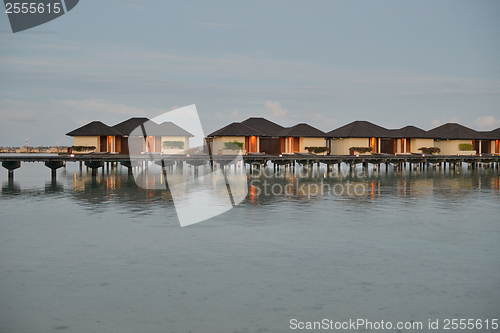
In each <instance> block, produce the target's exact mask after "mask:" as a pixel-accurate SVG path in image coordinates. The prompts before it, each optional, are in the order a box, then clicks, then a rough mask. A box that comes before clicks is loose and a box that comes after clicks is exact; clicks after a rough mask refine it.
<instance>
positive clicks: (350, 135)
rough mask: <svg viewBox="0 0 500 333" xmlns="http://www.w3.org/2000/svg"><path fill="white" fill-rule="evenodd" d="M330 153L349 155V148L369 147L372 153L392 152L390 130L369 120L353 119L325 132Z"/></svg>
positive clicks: (351, 152)
mask: <svg viewBox="0 0 500 333" xmlns="http://www.w3.org/2000/svg"><path fill="white" fill-rule="evenodd" d="M326 137H327V138H329V140H328V141H329V144H330V154H331V155H350V154H353V151H352V150H351V149H350V148H353V147H356V148H371V149H372V150H371V152H372V153H387V154H394V138H393V137H392V134H391V133H390V131H389V130H388V129H386V128H384V127H382V126H378V125H375V124H373V123H371V122H369V121H359V120H358V121H353V122H352V123H349V124H347V125H344V126H342V127H339V128H337V129H335V130H333V131H330V132H328V133H326Z"/></svg>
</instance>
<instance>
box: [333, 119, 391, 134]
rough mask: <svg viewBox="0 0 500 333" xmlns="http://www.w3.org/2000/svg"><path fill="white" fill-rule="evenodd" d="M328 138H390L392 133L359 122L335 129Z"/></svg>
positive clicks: (366, 122) (376, 126)
mask: <svg viewBox="0 0 500 333" xmlns="http://www.w3.org/2000/svg"><path fill="white" fill-rule="evenodd" d="M326 136H327V137H330V138H372V137H375V138H389V137H391V133H390V131H389V130H388V129H386V128H384V127H382V126H378V125H375V124H373V123H370V122H369V121H362V120H358V121H353V122H352V123H349V124H347V125H344V126H342V127H339V128H337V129H334V130H333V131H330V132H328V133H326Z"/></svg>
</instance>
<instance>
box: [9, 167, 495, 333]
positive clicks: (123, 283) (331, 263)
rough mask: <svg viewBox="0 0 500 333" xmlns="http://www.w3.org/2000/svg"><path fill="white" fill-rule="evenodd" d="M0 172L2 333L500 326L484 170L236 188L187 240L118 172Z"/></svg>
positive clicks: (489, 189)
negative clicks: (293, 323) (226, 206)
mask: <svg viewBox="0 0 500 333" xmlns="http://www.w3.org/2000/svg"><path fill="white" fill-rule="evenodd" d="M269 170H270V169H269ZM0 171H1V172H0V183H1V192H0V281H1V284H0V331H1V332H54V331H56V332H57V331H63V332H120V333H123V332H193V333H194V332H288V331H293V330H291V329H290V320H291V319H297V321H304V322H306V321H321V320H323V319H325V318H326V319H330V320H333V321H339V322H341V321H348V320H349V319H352V320H356V319H358V318H363V319H366V320H369V321H373V322H376V321H377V322H380V321H381V320H384V321H385V322H387V321H392V322H394V323H396V322H398V321H401V322H409V321H415V322H423V323H424V328H426V325H427V323H428V320H429V319H430V320H432V321H435V320H436V319H439V320H440V328H442V325H443V320H444V319H446V318H449V319H454V318H458V319H460V318H465V319H483V320H485V319H488V318H490V319H491V318H499V316H500V218H499V216H500V178H499V172H498V170H492V169H485V170H481V171H468V170H466V169H463V170H459V171H450V170H445V171H439V170H429V171H424V172H422V171H414V172H411V173H410V172H408V171H406V172H405V173H401V172H392V171H391V170H389V172H388V173H386V172H385V171H384V170H382V171H381V172H380V173H373V172H370V173H369V175H367V177H364V178H359V179H350V178H349V177H347V178H344V179H343V180H339V179H329V178H324V175H323V174H321V173H319V174H315V175H314V176H313V177H311V178H308V179H301V180H300V182H301V184H306V185H308V184H310V185H311V184H315V185H318V186H322V187H323V188H330V189H335V187H334V186H335V185H336V184H346V182H347V180H350V181H351V184H353V186H355V185H359V186H358V187H357V190H358V192H357V193H358V194H359V195H348V194H346V193H344V194H342V195H337V194H338V193H339V191H335V190H330V191H328V190H326V191H325V192H324V193H322V194H321V193H320V194H318V195H311V193H310V192H309V193H305V192H300V191H297V188H293V187H290V188H289V189H290V191H288V192H279V191H277V190H276V189H277V187H276V188H275V191H274V193H275V194H272V191H270V190H269V191H268V193H269V195H264V194H263V192H264V190H265V188H264V185H263V184H264V183H263V182H264V181H267V182H268V184H269V186H272V185H274V184H281V185H283V186H285V185H287V184H294V182H295V179H294V178H291V177H290V176H289V177H288V178H277V177H271V178H266V177H263V176H261V177H257V176H255V177H254V178H253V177H250V176H249V181H253V182H252V184H253V185H254V186H252V187H251V188H250V190H249V196H248V197H247V199H245V201H244V202H242V203H241V204H240V205H238V206H237V207H236V208H234V209H232V210H230V211H228V212H226V213H224V214H223V215H220V216H217V217H215V218H212V219H210V220H207V221H204V222H202V223H199V224H196V225H192V226H189V227H185V228H180V226H179V223H178V220H177V217H176V213H175V209H174V206H173V203H172V200H171V198H170V197H169V196H168V194H166V193H165V192H163V191H150V190H144V189H140V188H138V187H137V186H136V185H135V183H134V181H133V179H129V177H128V175H127V172H126V169H125V168H122V169H118V171H117V172H116V173H114V172H110V174H105V175H101V174H99V175H98V177H97V178H96V179H95V180H92V178H91V177H90V175H88V176H87V173H86V171H85V170H84V171H83V173H80V171H79V169H78V165H77V164H68V166H67V168H66V169H65V170H63V169H59V170H58V174H57V180H55V181H51V178H50V170H49V169H48V168H46V167H45V166H43V164H41V163H31V164H30V163H26V164H23V165H22V167H21V168H20V169H18V170H16V171H15V179H14V182H9V181H8V180H7V171H6V170H5V169H3V168H2V169H0ZM309 188H311V187H309ZM339 188H340V187H337V189H339ZM269 189H270V188H269ZM259 191H260V192H261V195H257V193H258V192H259ZM334 192H335V193H334ZM313 194H315V193H313ZM193 209H196V207H193ZM482 331H485V330H484V329H483V330H482Z"/></svg>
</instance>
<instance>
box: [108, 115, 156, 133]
mask: <svg viewBox="0 0 500 333" xmlns="http://www.w3.org/2000/svg"><path fill="white" fill-rule="evenodd" d="M146 121H149V119H148V118H137V117H134V118H130V119H128V120H125V121H122V122H121V123H119V124H116V125H115V126H113V128H114V129H117V130H118V131H120V132H122V133H123V135H130V133H132V131H133V130H134V129H135V128H137V127H138V126H141V125H142V124H144V123H145V122H146Z"/></svg>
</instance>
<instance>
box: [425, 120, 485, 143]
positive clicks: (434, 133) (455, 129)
mask: <svg viewBox="0 0 500 333" xmlns="http://www.w3.org/2000/svg"><path fill="white" fill-rule="evenodd" d="M428 133H429V135H430V136H431V137H432V138H434V139H440V140H471V139H472V140H487V139H488V138H487V137H486V136H485V135H484V134H482V133H479V132H478V131H475V130H473V129H472V128H468V127H465V126H463V125H460V124H457V123H447V124H444V125H441V126H439V127H436V128H434V129H431V130H429V131H428Z"/></svg>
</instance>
